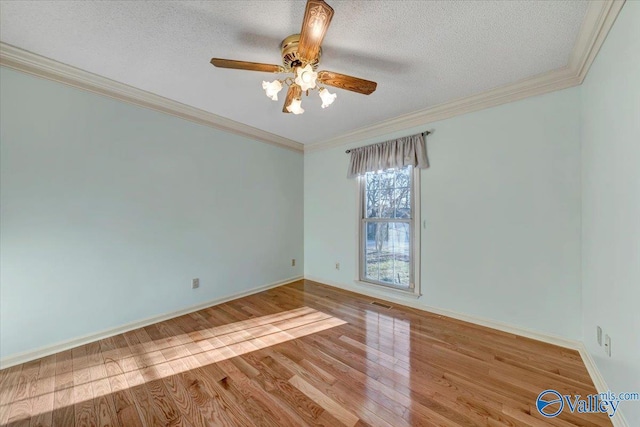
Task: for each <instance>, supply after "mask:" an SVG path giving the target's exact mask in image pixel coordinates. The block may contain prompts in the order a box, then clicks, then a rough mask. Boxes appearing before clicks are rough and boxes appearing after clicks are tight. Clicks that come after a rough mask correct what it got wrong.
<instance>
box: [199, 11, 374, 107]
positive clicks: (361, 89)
mask: <svg viewBox="0 0 640 427" xmlns="http://www.w3.org/2000/svg"><path fill="white" fill-rule="evenodd" d="M331 18H333V9H332V8H331V6H329V5H328V4H327V3H325V2H324V1H323V0H308V1H307V7H306V9H305V12H304V19H303V20H302V29H301V30H300V34H292V35H290V36H288V37H287V38H285V39H284V40H283V41H282V43H281V44H280V50H281V55H282V65H272V64H261V63H258V62H247V61H234V60H231V59H221V58H211V63H212V64H213V65H214V66H216V67H220V68H233V69H237V70H249V71H261V72H266V73H292V74H293V77H290V76H289V77H286V78H284V79H282V80H274V81H272V82H266V81H263V82H262V88H263V89H264V90H265V92H266V94H267V96H268V97H269V98H271V99H272V100H274V101H277V100H278V92H280V91H281V90H282V88H283V84H286V85H288V86H289V90H288V91H287V96H286V99H285V102H284V107H283V109H282V111H283V112H284V113H293V114H302V113H304V109H302V106H301V103H302V93H303V92H306V94H307V95H309V90H312V89H318V94H319V95H320V98H321V99H322V108H326V107H328V106H329V105H330V104H332V103H333V101H334V100H335V98H336V94H332V93H329V91H328V90H327V89H326V88H324V87H322V86H320V85H319V84H325V85H327V86H334V87H337V88H340V89H345V90H350V91H352V92H357V93H362V94H365V95H369V94H370V93H373V91H375V90H376V87H377V85H378V84H377V83H376V82H372V81H369V80H364V79H360V78H357V77H352V76H347V75H345V74H339V73H334V72H332V71H319V72H316V69H317V67H318V63H319V62H320V56H321V55H322V48H321V46H320V45H321V44H322V40H323V39H324V36H325V34H326V33H327V29H328V28H329V24H330V23H331Z"/></svg>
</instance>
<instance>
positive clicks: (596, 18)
mask: <svg viewBox="0 0 640 427" xmlns="http://www.w3.org/2000/svg"><path fill="white" fill-rule="evenodd" d="M624 3H625V0H598V1H590V2H589V4H588V6H587V12H586V13H585V17H584V19H583V21H582V25H581V27H580V31H579V33H578V37H577V39H576V42H575V44H574V48H573V51H572V53H571V56H570V58H569V62H568V64H567V66H565V67H563V68H559V69H557V70H552V71H548V72H546V73H542V74H538V75H536V76H533V77H530V78H527V79H524V80H520V81H518V82H515V83H511V84H507V85H505V86H501V87H498V88H495V89H491V90H488V91H486V92H482V93H479V94H477V95H472V96H469V97H465V98H461V99H457V100H455V101H451V102H447V103H444V104H440V105H436V106H435V107H431V108H426V109H423V110H419V111H415V112H413V113H409V114H404V115H402V116H398V117H395V118H393V119H389V120H385V121H383V122H380V123H377V124H375V125H373V126H367V127H363V128H360V129H357V130H355V131H352V132H349V133H346V134H344V135H340V136H337V137H335V138H332V139H329V140H325V141H320V142H315V143H311V144H305V146H304V151H305V153H307V152H313V151H318V150H326V149H330V148H335V147H340V146H343V145H347V144H350V143H353V142H357V141H362V140H365V139H368V138H375V137H379V136H383V135H386V134H390V133H393V132H397V131H400V130H403V129H408V128H412V127H416V126H421V125H426V124H429V123H432V122H436V121H438V120H444V119H449V118H451V117H455V116H459V115H462V114H466V113H471V112H473V111H478V110H482V109H485V108H489V107H495V106H498V105H501V104H506V103H509V102H513V101H518V100H520V99H524V98H528V97H530V96H536V95H542V94H545V93H548V92H553V91H557V90H561V89H566V88H569V87H572V86H578V85H580V84H582V82H583V81H584V78H585V77H586V75H587V73H588V72H589V68H590V67H591V64H592V63H593V61H594V59H595V57H596V55H597V54H598V51H599V50H600V47H601V46H602V43H604V40H605V38H606V37H607V34H608V33H609V30H610V29H611V27H612V26H613V23H614V22H615V20H616V17H617V16H618V14H619V13H620V10H621V9H622V6H623V5H624Z"/></svg>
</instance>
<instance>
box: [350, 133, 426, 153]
mask: <svg viewBox="0 0 640 427" xmlns="http://www.w3.org/2000/svg"><path fill="white" fill-rule="evenodd" d="M422 133H423V134H424V135H431V131H430V130H425V131H424V132H422ZM350 152H351V150H347V151H345V153H346V154H349V153H350Z"/></svg>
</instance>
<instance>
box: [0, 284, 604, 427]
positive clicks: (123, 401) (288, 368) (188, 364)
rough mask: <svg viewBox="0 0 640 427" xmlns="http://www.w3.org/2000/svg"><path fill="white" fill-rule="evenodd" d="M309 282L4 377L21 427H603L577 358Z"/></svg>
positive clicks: (1, 412) (1, 410)
mask: <svg viewBox="0 0 640 427" xmlns="http://www.w3.org/2000/svg"><path fill="white" fill-rule="evenodd" d="M371 302H372V299H371V298H368V297H364V296H362V295H357V294H353V293H349V292H344V291H340V290H337V289H335V288H331V287H328V286H324V285H320V284H317V283H313V282H309V281H299V282H296V283H293V284H290V285H286V286H282V287H279V288H275V289H272V290H269V291H266V292H262V293H260V294H256V295H252V296H249V297H245V298H242V299H239V300H235V301H232V302H228V303H225V304H221V305H218V306H215V307H211V308H208V309H205V310H200V311H198V312H195V313H191V314H188V315H185V316H181V317H178V318H175V319H171V320H169V321H165V322H161V323H157V324H154V325H151V326H147V327H145V328H141V329H137V330H135V331H131V332H127V333H125V334H121V335H117V336H114V337H111V338H107V339H104V340H101V341H99V342H95V343H91V344H87V345H85V346H82V347H78V348H74V349H72V350H68V351H65V352H62V353H58V354H55V355H52V356H48V357H45V358H42V359H39V360H35V361H33V362H29V363H25V364H22V365H18V366H14V367H11V368H8V369H5V370H2V371H0V404H1V406H0V425H3V426H4V425H10V426H48V425H53V426H64V427H67V426H74V425H76V426H107V425H120V426H127V427H129V426H156V425H159V426H193V427H196V426H205V425H223V426H227V425H228V426H251V425H257V426H303V425H325V426H331V427H336V426H339V425H346V426H356V425H358V426H364V425H375V426H394V427H395V426H434V425H442V426H514V425H516V426H520V425H522V426H525V425H528V426H547V425H551V426H558V427H566V426H571V425H580V426H587V427H589V426H603V425H611V423H610V421H609V419H608V417H607V416H606V415H604V414H599V415H594V414H572V413H570V412H569V411H568V410H564V411H563V412H562V413H561V414H560V415H559V416H558V417H556V418H544V417H542V416H541V415H540V414H539V413H538V411H537V410H536V406H535V400H536V397H537V396H538V394H539V393H540V392H541V391H543V390H545V389H555V390H558V391H559V392H561V393H563V394H565V393H567V394H580V395H582V396H585V395H587V394H593V393H596V390H595V388H594V386H593V383H592V381H591V379H590V378H589V375H588V373H587V370H586V369H585V366H584V364H583V363H582V360H581V359H580V356H579V354H578V353H577V352H576V351H573V350H569V349H565V348H561V347H556V346H553V345H550V344H545V343H542V342H538V341H534V340H530V339H527V338H522V337H519V336H515V335H512V334H508V333H504V332H499V331H496V330H492V329H488V328H485V327H481V326H477V325H473V324H469V323H465V322H462V321H458V320H454V319H451V318H447V317H443V316H438V315H434V314H430V313H426V312H422V311H419V310H414V309H411V308H406V307H400V306H395V307H392V308H390V309H387V308H384V307H380V306H376V305H372V304H371Z"/></svg>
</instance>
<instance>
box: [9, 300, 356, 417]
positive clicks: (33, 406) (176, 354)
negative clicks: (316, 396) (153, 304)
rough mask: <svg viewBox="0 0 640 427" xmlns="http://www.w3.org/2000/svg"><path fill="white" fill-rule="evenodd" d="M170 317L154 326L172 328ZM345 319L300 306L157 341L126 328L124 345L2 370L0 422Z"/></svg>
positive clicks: (257, 346)
mask: <svg viewBox="0 0 640 427" xmlns="http://www.w3.org/2000/svg"><path fill="white" fill-rule="evenodd" d="M212 309H213V310H215V308H212ZM204 314H206V311H205V312H204ZM187 316H189V315H187ZM196 316H197V315H196ZM183 317H184V316H183ZM174 320H175V319H173V320H170V321H168V322H162V323H159V324H156V326H157V327H158V329H163V328H166V330H169V331H170V330H172V329H173V330H175V331H176V332H177V331H178V330H177V329H175V328H176V327H175V324H173V323H172V322H174ZM202 321H203V322H205V321H206V319H204V318H202ZM178 322H179V319H178ZM345 323H346V322H345V321H343V320H341V319H338V318H336V317H333V316H330V315H328V314H326V313H323V312H320V311H317V310H314V309H312V308H309V307H301V308H298V309H294V310H289V311H284V312H280V313H276V314H271V315H266V316H260V317H255V318H251V319H247V320H243V321H238V322H234V323H229V324H225V325H221V326H215V327H209V328H205V327H203V328H202V329H198V330H197V331H194V332H190V333H176V334H174V335H170V336H168V337H167V338H162V339H158V340H153V339H151V338H150V337H149V335H148V333H147V331H146V330H145V329H144V328H141V329H137V330H135V331H130V332H127V333H125V334H124V337H125V339H126V341H127V343H128V346H127V347H126V348H113V349H108V350H103V351H101V352H98V353H96V354H87V353H86V349H85V348H83V347H80V348H78V351H77V352H76V350H75V349H74V351H73V358H72V359H70V360H66V361H65V364H66V365H65V366H63V367H60V366H55V367H54V366H48V365H47V364H54V365H55V364H56V360H55V356H49V357H47V358H44V359H42V361H41V363H40V365H39V366H38V367H37V369H36V368H35V367H34V368H33V369H36V370H35V372H31V373H29V372H28V370H29V368H23V371H20V372H11V373H5V377H4V380H3V381H2V382H3V383H4V384H16V385H15V387H11V388H8V387H7V388H4V389H0V397H2V400H1V402H0V403H1V404H0V423H3V422H6V421H9V422H11V421H17V420H20V419H24V418H29V417H34V416H36V415H39V414H43V413H47V412H50V411H52V410H55V409H58V408H61V407H65V406H69V405H77V404H79V403H81V402H85V401H88V400H91V399H96V398H100V397H101V396H105V395H108V394H110V393H113V392H116V391H119V390H125V389H128V388H131V387H135V386H137V385H140V384H144V383H147V382H150V381H154V380H158V379H162V378H166V377H168V376H171V375H175V374H179V373H182V372H185V371H188V370H191V369H196V368H199V367H202V366H206V365H209V364H211V363H216V362H220V361H223V360H226V359H230V358H233V357H236V356H240V355H243V354H246V353H249V352H252V351H256V350H260V349H264V348H267V347H271V346H274V345H277V344H280V343H283V342H286V341H290V340H293V339H296V338H300V337H304V336H306V335H310V334H314V333H316V332H320V331H323V330H326V329H329V328H333V327H336V326H340V325H343V324H345ZM26 365H28V364H26ZM26 365H25V366H26ZM56 371H57V373H56ZM11 376H16V377H15V378H11Z"/></svg>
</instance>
